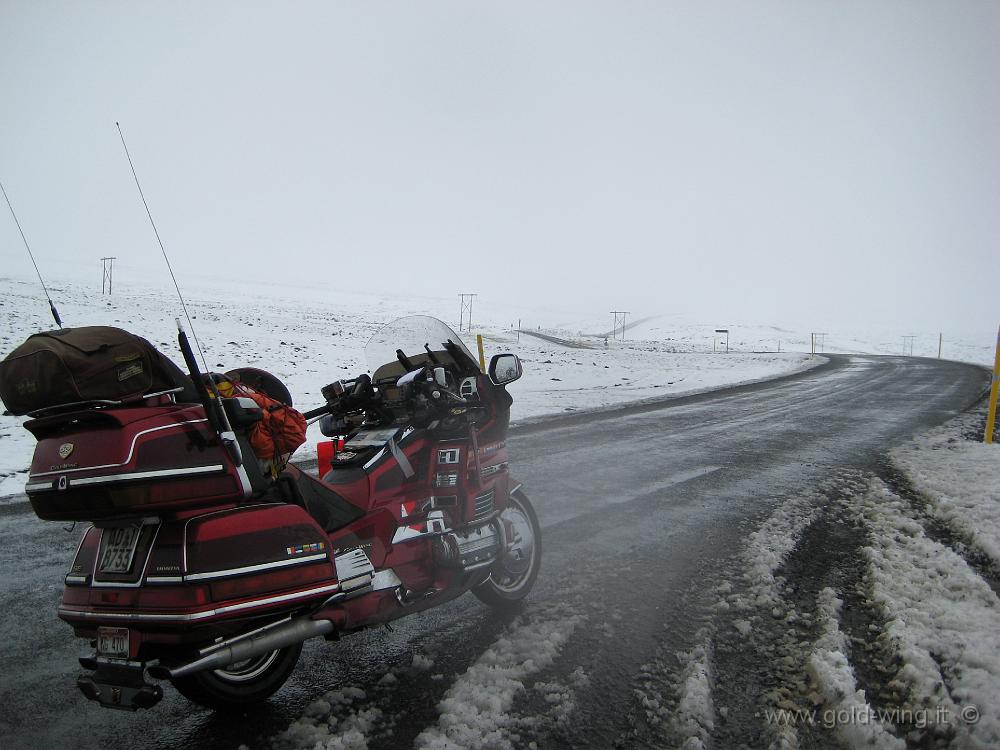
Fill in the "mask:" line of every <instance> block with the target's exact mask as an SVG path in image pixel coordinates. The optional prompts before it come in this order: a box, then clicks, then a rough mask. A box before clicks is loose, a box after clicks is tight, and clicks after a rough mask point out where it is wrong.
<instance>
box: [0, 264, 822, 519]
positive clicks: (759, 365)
mask: <svg viewBox="0 0 1000 750" xmlns="http://www.w3.org/2000/svg"><path fill="white" fill-rule="evenodd" d="M166 283H169V281H166V282H165V280H163V279H158V280H157V279H153V280H149V279H143V278H135V279H130V280H128V281H127V282H126V281H124V280H122V281H120V282H119V283H117V284H116V287H115V293H114V295H113V296H111V297H107V296H102V295H100V294H96V293H95V292H96V290H95V289H94V285H93V283H91V281H90V280H88V282H87V283H81V282H80V281H77V280H74V279H73V278H69V279H66V280H63V279H57V280H54V281H50V283H49V288H50V293H51V295H52V297H53V299H54V300H55V301H56V302H57V306H58V308H59V311H60V314H61V316H62V319H63V321H64V323H65V324H66V325H69V326H74V325H76V326H82V325H113V326H118V327H121V328H125V329H127V330H129V331H131V332H132V333H136V334H138V335H140V336H143V337H144V338H147V339H148V340H149V341H150V342H152V343H153V344H154V345H156V346H157V347H158V348H160V349H161V350H162V351H164V352H165V353H166V354H168V356H171V357H172V358H173V359H174V360H175V361H178V362H180V361H181V358H180V355H179V352H178V350H177V344H176V327H175V324H174V320H175V318H178V317H183V313H182V311H181V308H180V303H179V302H178V300H177V297H176V292H175V291H174V289H173V288H172V287H168V286H167V285H166ZM183 291H184V295H185V299H186V302H187V308H188V311H189V312H190V314H191V317H192V320H193V323H194V327H195V332H196V334H197V336H198V340H199V342H200V344H201V347H202V349H203V351H204V352H205V357H206V362H207V365H208V367H209V368H210V369H213V370H216V371H224V370H228V369H232V368H234V367H241V366H249V367H260V368H262V369H265V370H268V371H270V372H272V373H274V374H275V375H277V376H278V377H279V378H281V379H282V380H283V381H284V382H285V384H286V385H287V386H288V388H289V390H290V391H291V393H292V396H293V398H294V400H295V403H296V405H297V406H299V407H301V408H303V409H308V408H312V407H314V406H317V405H319V404H320V403H321V396H320V388H321V387H322V386H323V385H325V384H327V383H329V382H332V381H333V380H337V379H341V378H350V377H353V376H355V375H357V374H359V373H361V372H365V371H366V370H367V369H368V365H367V363H366V360H365V356H364V347H365V344H366V342H367V341H368V338H369V337H370V336H371V334H372V333H374V332H375V331H376V330H377V329H378V328H379V327H380V326H382V325H384V324H386V323H388V322H390V321H392V320H394V319H395V318H397V317H401V316H404V315H416V314H423V315H433V316H436V317H439V318H442V319H445V320H446V321H449V322H450V317H451V315H453V309H452V308H453V307H454V305H453V300H451V299H448V300H443V299H435V298H431V297H420V296H418V295H416V294H414V295H413V296H411V297H406V298H390V297H385V296H382V295H379V294H377V293H363V292H358V291H346V292H345V291H343V290H330V289H327V288H324V287H322V286H309V285H304V286H302V285H298V286H296V285H291V284H279V283H274V284H264V283H259V282H255V283H250V282H243V281H234V280H232V279H224V280H220V279H215V280H213V279H200V278H194V279H188V280H184V281H183ZM507 313H510V314H507ZM0 315H2V317H3V319H4V322H5V325H4V327H3V329H0V356H6V354H7V353H9V352H10V351H11V350H13V349H14V348H15V347H16V346H18V345H19V344H20V343H21V342H22V341H23V340H24V339H26V338H27V337H28V336H29V335H31V334H32V333H35V332H38V331H42V330H51V329H52V328H53V327H54V326H53V323H52V320H51V318H50V316H49V311H48V306H47V304H46V303H45V302H44V297H42V296H41V294H40V290H39V286H38V283H37V279H16V278H0ZM538 315H540V316H543V315H545V313H544V312H539V313H538ZM518 317H519V316H518V314H517V312H516V311H507V310H505V309H503V307H502V306H498V307H497V308H496V309H492V310H491V309H490V307H488V306H487V305H485V304H480V305H479V307H478V308H477V323H476V326H475V328H476V332H477V333H481V334H483V336H484V341H485V343H484V349H485V354H486V357H487V358H489V357H490V356H492V355H493V354H495V353H499V352H502V351H514V352H516V353H517V354H518V355H519V356H520V357H521V358H522V360H523V361H524V370H525V372H524V377H523V378H522V379H521V380H520V381H518V382H517V383H515V384H513V385H512V386H511V393H512V395H513V396H514V405H513V407H512V411H511V419H512V422H513V423H514V424H517V423H523V422H526V421H531V420H534V419H538V418H541V417H544V416H546V415H551V414H559V413H564V412H569V411H577V410H583V409H595V408H602V407H614V406H616V405H621V404H624V403H631V402H636V401H641V400H644V399H650V398H662V397H664V396H675V395H680V394H686V393H692V392H697V391H703V390H707V389H711V388H717V387H721V386H725V385H732V384H735V383H742V382H749V381H756V380H761V379H766V378H769V377H774V376H776V375H781V374H786V373H790V372H795V371H797V370H801V369H805V368H808V367H812V366H815V365H817V364H820V363H821V362H822V361H823V360H822V359H821V358H818V357H816V358H813V357H810V356H808V355H805V354H802V353H788V352H785V353H781V354H777V353H757V354H754V353H752V352H731V353H730V354H728V355H724V354H715V355H713V354H712V353H711V351H710V350H708V351H705V350H704V347H702V350H701V351H698V350H695V349H694V344H693V342H691V341H688V342H687V343H686V344H683V345H682V344H680V343H678V342H677V341H674V340H670V339H669V338H668V339H655V338H649V339H635V340H628V341H625V342H622V341H614V342H611V343H610V344H609V346H608V347H605V346H604V345H603V339H596V338H591V339H581V340H582V341H585V343H588V345H590V346H592V347H594V348H588V349H571V348H566V347H563V346H560V345H557V344H552V343H550V342H547V341H543V340H541V339H537V338H534V337H531V336H528V335H526V334H522V335H521V336H520V341H518V340H517V339H518V336H517V333H516V331H512V330H511V329H510V324H509V323H507V322H504V321H507V320H511V319H513V320H517V318H518ZM702 329H705V326H702ZM548 330H553V329H551V328H550V329H548ZM557 332H561V333H562V334H563V335H564V336H577V335H578V334H576V333H570V332H567V331H566V330H559V331H557ZM658 333H661V332H658ZM462 336H463V337H464V338H465V339H466V343H467V344H470V347H469V348H470V349H472V350H473V351H474V350H475V339H474V335H472V334H467V333H465V332H463V334H462ZM24 421H25V420H24V419H23V418H15V417H2V416H0V498H4V497H6V498H7V501H8V502H9V501H10V500H11V499H12V496H14V495H16V494H20V493H21V492H22V491H23V488H24V483H25V481H26V478H27V467H28V464H29V463H30V460H31V454H32V451H33V449H34V439H33V438H32V436H31V435H30V434H29V433H28V432H27V431H25V430H24V429H23V428H21V427H20V424H21V423H22V422H24ZM321 439H322V436H321V435H320V434H319V430H318V426H317V425H313V426H312V427H311V428H310V431H309V435H308V440H307V442H306V444H305V445H304V446H302V447H301V448H300V449H299V450H298V451H297V453H296V458H297V459H299V460H304V459H308V458H310V457H311V456H313V455H315V443H316V442H317V441H319V440H321ZM0 502H3V501H2V500H0Z"/></svg>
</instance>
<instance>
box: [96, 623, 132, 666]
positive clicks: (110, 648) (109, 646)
mask: <svg viewBox="0 0 1000 750" xmlns="http://www.w3.org/2000/svg"><path fill="white" fill-rule="evenodd" d="M97 654H98V656H110V657H112V658H114V659H127V658H128V628H98V629H97Z"/></svg>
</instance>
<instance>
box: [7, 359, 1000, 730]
mask: <svg viewBox="0 0 1000 750" xmlns="http://www.w3.org/2000/svg"><path fill="white" fill-rule="evenodd" d="M987 380H988V377H987V375H986V374H985V372H984V370H983V369H982V368H979V367H974V366H971V365H963V364H959V363H954V362H941V361H937V360H922V359H912V358H907V359H904V358H894V357H868V356H864V357H862V356H850V357H833V358H831V362H830V363H829V364H828V365H825V366H822V367H820V368H817V369H815V370H812V371H809V372H806V373H802V374H799V375H795V376H791V377H788V378H784V379H781V380H778V381H772V382H770V383H764V384H757V385H752V386H744V387H739V388H735V389H729V390H725V391H718V392H715V393H709V394H702V395H699V396H693V397H688V398H681V399H675V400H672V401H667V402H664V403H663V404H659V405H649V404H646V405H643V406H641V407H624V408H621V409H619V410H616V411H614V412H605V413H601V414H599V415H586V414H575V415H570V416H567V417H560V418H557V419H556V420H554V421H551V422H546V423H541V424H535V425H530V426H526V427H523V428H521V429H519V430H515V431H514V432H513V433H512V435H511V437H510V440H509V446H510V451H511V465H512V467H514V470H515V474H516V476H518V477H519V478H520V479H521V480H522V481H523V482H524V485H525V488H526V490H527V491H528V494H529V495H530V496H531V497H532V498H533V499H534V501H535V504H536V506H537V509H538V513H539V517H540V520H541V523H542V525H543V526H544V528H545V538H544V543H545V554H544V558H543V559H544V563H543V569H542V574H541V576H540V577H539V580H538V584H537V587H536V590H535V592H534V593H533V594H532V596H531V598H530V599H529V603H528V605H527V607H526V609H525V612H524V616H523V619H522V620H521V621H520V622H521V623H524V622H527V623H528V624H529V625H532V627H533V628H534V629H530V628H525V627H523V626H522V627H521V628H520V629H517V628H516V627H515V629H514V630H512V631H510V632H512V633H515V634H518V633H534V635H535V637H536V638H539V639H540V640H539V641H538V642H537V643H531V644H522V645H523V646H524V647H525V648H526V649H527V654H531V653H533V651H532V650H533V649H538V654H539V656H538V665H539V666H540V669H539V671H537V672H535V673H533V674H523V673H522V674H518V673H511V675H512V679H519V680H521V681H522V682H523V684H524V685H525V687H526V688H527V689H525V690H521V691H518V692H517V693H516V695H515V696H514V700H513V704H512V706H511V707H510V708H509V710H508V711H507V712H506V713H507V714H509V715H508V717H507V718H506V719H504V722H503V723H504V728H503V731H504V732H505V733H506V734H505V735H504V736H505V737H507V738H508V739H510V740H511V741H512V742H513V744H514V746H527V745H528V743H529V742H531V741H535V742H536V743H537V746H538V747H552V746H568V745H573V746H577V747H593V748H606V747H612V746H615V745H616V743H618V744H619V745H620V744H621V743H622V740H621V738H622V737H624V736H626V734H628V733H631V737H630V739H629V741H628V742H627V743H625V745H626V746H628V747H632V746H644V745H645V746H652V745H657V744H659V741H658V740H657V738H656V737H655V736H652V735H651V734H646V735H644V734H643V732H652V731H653V730H652V729H648V728H647V729H645V730H642V731H640V732H639V733H638V734H636V731H637V730H635V728H634V720H635V717H636V716H637V715H639V714H641V713H642V706H640V705H638V704H637V701H638V700H639V699H638V698H637V697H636V694H635V692H634V691H633V687H634V686H635V684H636V681H637V680H638V679H640V678H642V677H643V675H645V674H646V673H647V672H648V671H649V668H650V665H651V664H654V663H658V664H660V666H661V667H663V668H664V669H667V670H668V671H669V669H670V668H671V667H670V664H669V663H668V662H669V659H665V658H661V657H662V655H663V654H672V653H675V652H676V651H678V650H683V649H686V648H690V647H691V645H692V644H693V643H694V642H695V640H696V633H697V631H698V628H699V627H700V626H701V625H702V624H703V623H704V621H705V619H706V618H707V617H709V616H710V614H711V612H712V604H713V602H711V601H706V600H705V599H706V597H704V596H699V595H700V594H702V593H703V592H704V591H705V590H706V589H707V586H706V584H705V581H707V580H713V579H714V578H717V576H718V574H719V571H720V570H723V569H725V567H726V566H727V565H731V564H732V555H733V553H734V552H735V551H736V550H738V549H739V548H740V545H741V541H742V540H743V539H744V538H745V537H746V535H747V534H749V533H750V532H752V531H753V529H754V528H755V525H756V524H758V523H759V522H760V520H761V519H762V518H763V517H765V516H766V515H767V513H768V512H769V511H770V510H771V509H772V508H774V507H775V506H776V505H777V504H779V503H780V502H782V501H783V500H784V499H787V498H789V497H792V496H795V495H796V494H800V493H805V492H808V491H809V490H810V489H811V488H812V487H813V486H815V485H816V484H817V483H818V482H820V481H821V480H823V479H824V478H827V477H829V476H831V475H833V474H834V473H836V472H838V471H840V470H842V469H845V468H853V469H861V470H867V471H875V470H877V467H878V465H879V454H880V452H882V451H884V450H885V449H886V448H888V447H889V446H891V445H892V444H893V443H896V442H898V441H899V440H901V439H903V438H905V437H906V436H908V435H909V434H911V433H912V432H914V431H915V430H917V429H920V428H923V427H925V426H929V425H934V424H937V423H940V422H942V421H944V420H946V419H948V418H949V417H951V416H953V415H954V414H956V413H957V412H959V411H961V410H964V409H965V408H967V407H968V406H970V405H971V404H972V403H973V402H975V401H976V400H977V399H978V398H979V397H980V396H981V394H982V392H983V390H984V387H985V385H986V383H987ZM513 393H514V396H515V398H516V395H517V391H516V386H515V387H514V390H513ZM0 528H3V532H4V533H3V540H4V543H3V545H2V547H0V563H2V570H3V579H2V580H3V583H2V586H0V601H2V607H3V611H4V616H3V621H2V622H3V624H2V639H3V643H4V648H3V650H2V655H0V746H3V747H28V746H37V747H44V746H50V745H57V744H58V745H61V746H71V747H85V748H129V747H176V748H181V747H184V748H192V747H194V748H218V747H225V748H236V747H238V746H239V745H241V744H245V745H247V746H248V747H251V748H256V747H266V746H269V745H271V744H272V743H273V737H274V735H276V734H279V733H281V732H282V730H284V729H285V727H287V726H288V725H289V724H290V723H291V722H292V721H294V720H295V719H296V718H297V717H299V716H300V715H301V714H302V713H303V711H304V710H305V709H306V707H307V706H308V705H309V704H310V702H311V701H313V700H314V699H315V698H317V697H319V696H320V695H322V694H323V693H325V692H327V691H330V690H333V689H335V688H337V687H338V686H347V685H349V686H354V687H357V688H360V690H362V691H364V692H363V696H364V697H361V694H360V693H353V695H355V696H356V698H355V703H354V706H353V710H354V711H355V712H357V711H358V710H360V711H361V717H360V718H361V719H363V721H360V723H358V721H359V717H355V718H354V719H351V720H350V721H351V722H354V724H349V725H350V726H358V727H360V729H361V731H363V732H365V733H366V734H367V742H368V746H369V747H372V748H378V747H385V748H390V747H408V746H410V745H412V744H413V741H414V739H415V738H416V737H417V735H418V734H419V733H420V732H421V731H423V730H425V729H427V728H432V729H433V728H434V727H435V726H436V725H437V724H438V722H439V710H438V704H439V702H440V701H441V699H442V697H443V696H444V694H445V692H446V691H447V690H448V689H449V688H450V687H452V686H453V685H455V683H456V681H461V680H464V679H466V678H463V677H462V675H463V674H464V673H465V672H466V670H467V669H468V667H469V666H470V665H471V664H473V663H475V662H476V660H477V659H479V658H480V657H481V656H482V655H483V654H484V652H487V651H488V650H489V649H492V651H490V654H491V657H492V655H493V654H495V653H500V654H502V653H504V650H505V649H509V648H510V643H508V642H507V640H505V638H504V633H505V628H508V627H509V626H510V625H511V622H510V618H509V617H501V616H497V615H495V614H494V613H492V612H491V611H490V610H489V609H487V608H486V607H485V606H483V605H481V604H480V603H479V602H478V601H477V600H475V599H474V598H472V597H463V598H462V599H461V600H459V601H456V602H453V603H451V604H449V605H445V606H443V607H440V608H438V609H436V610H433V611H431V612H428V613H425V614H422V615H417V616H415V617H412V618H409V619H405V620H402V621H400V622H399V623H398V624H397V625H396V626H394V630H393V631H392V632H389V631H386V630H378V631H369V632H367V633H363V634H360V635H356V636H351V637H349V638H345V639H344V640H342V641H339V642H334V643H325V642H322V641H320V642H311V643H309V644H307V646H306V649H305V650H304V652H303V658H302V660H301V661H300V663H299V667H298V669H297V671H296V673H295V674H294V675H293V677H292V679H291V681H290V682H289V684H288V685H287V686H286V687H285V688H284V689H283V691H282V692H281V693H279V695H278V696H276V697H275V699H273V700H272V701H271V702H270V703H269V704H268V705H267V706H265V707H264V708H262V709H258V710H255V711H254V712H253V713H251V714H248V715H246V716H244V717H241V718H236V719H234V718H233V717H225V716H218V715H215V714H213V713H211V712H209V711H205V710H202V709H200V708H197V707H194V706H193V705H192V704H189V703H187V702H186V701H184V700H183V699H182V698H180V697H179V696H178V695H177V694H176V693H175V692H174V691H173V690H170V689H167V691H166V692H167V696H166V697H165V699H164V700H163V701H162V703H161V704H160V705H159V706H157V707H156V708H155V709H154V710H153V711H151V712H145V713H142V712H140V713H137V714H127V713H117V712H109V711H103V710H101V709H99V708H98V707H96V706H94V705H91V704H89V703H88V702H87V701H85V700H84V699H83V697H82V696H80V695H79V694H78V693H77V691H76V688H75V686H74V679H75V675H76V673H77V669H76V665H75V659H76V657H77V656H79V655H80V654H81V653H83V651H84V650H85V649H83V648H81V644H78V643H77V642H75V640H74V639H72V638H71V637H70V633H69V629H68V628H67V627H66V626H65V625H64V624H63V623H61V622H60V621H58V620H57V618H56V617H55V608H56V605H57V603H58V600H59V596H60V590H61V584H60V582H61V579H62V576H63V574H64V569H65V567H66V565H67V563H68V561H69V559H70V557H71V555H72V553H73V550H74V547H75V544H76V540H77V538H78V535H79V529H77V530H76V531H75V532H73V533H67V532H66V531H64V530H63V529H62V528H61V527H60V526H59V525H58V524H48V523H43V522H41V521H38V520H37V519H36V518H35V517H34V516H33V515H32V514H31V512H30V510H29V509H28V508H27V506H26V505H23V504H22V505H19V506H11V507H9V508H5V509H3V510H2V511H0ZM536 626H537V627H536ZM552 638H556V639H557V640H560V641H561V650H559V651H558V652H557V653H555V654H554V656H553V657H552V658H548V659H546V658H544V657H543V655H542V652H543V651H544V648H545V647H546V645H551V644H547V643H546V642H544V641H545V639H550V640H551V639H552ZM414 653H418V654H420V655H421V658H418V659H417V660H416V661H414V660H413V654H414ZM661 662H662V663H661ZM664 665H665V666H664ZM387 673H389V674H391V676H390V677H388V678H386V677H384V675H386V674H387ZM463 684H464V683H463ZM350 713H351V711H350V710H348V709H346V708H345V709H343V710H342V711H341V712H340V714H339V715H340V716H345V715H348V714H350ZM341 726H343V725H341ZM334 733H336V730H334ZM424 739H426V736H425V738H424ZM279 744H281V743H279ZM281 746H285V745H284V744H282V745H281ZM308 746H310V747H311V746H312V745H311V742H310V743H309V745H308Z"/></svg>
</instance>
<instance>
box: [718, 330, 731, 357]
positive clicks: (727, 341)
mask: <svg viewBox="0 0 1000 750" xmlns="http://www.w3.org/2000/svg"><path fill="white" fill-rule="evenodd" d="M715 332H716V333H724V334H726V354H729V329H728V328H716V329H715Z"/></svg>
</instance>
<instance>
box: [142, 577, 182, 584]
mask: <svg viewBox="0 0 1000 750" xmlns="http://www.w3.org/2000/svg"><path fill="white" fill-rule="evenodd" d="M146 583H184V576H149V578H147V579H146Z"/></svg>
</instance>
